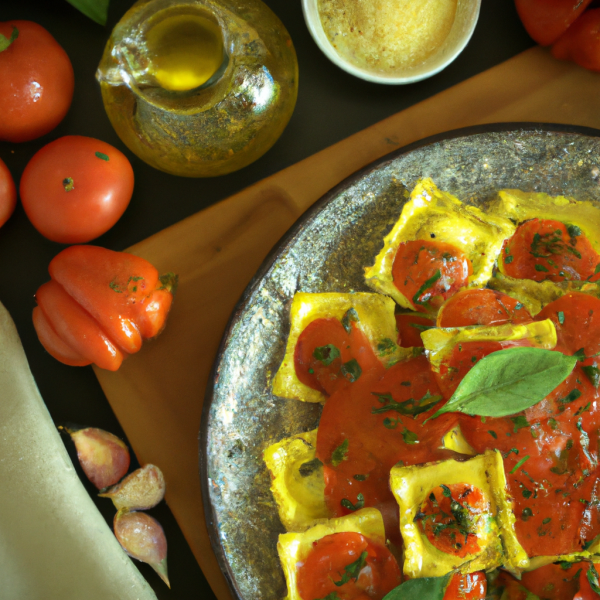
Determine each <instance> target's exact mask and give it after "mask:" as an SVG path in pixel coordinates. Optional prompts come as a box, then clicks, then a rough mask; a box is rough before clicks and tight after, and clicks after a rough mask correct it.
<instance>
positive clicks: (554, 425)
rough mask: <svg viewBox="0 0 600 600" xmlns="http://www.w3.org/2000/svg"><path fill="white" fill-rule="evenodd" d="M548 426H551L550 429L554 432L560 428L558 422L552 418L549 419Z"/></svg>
mask: <svg viewBox="0 0 600 600" xmlns="http://www.w3.org/2000/svg"><path fill="white" fill-rule="evenodd" d="M548 425H550V429H552V430H553V431H554V430H556V428H557V427H558V421H557V420H556V419H553V418H552V417H550V418H549V419H548Z"/></svg>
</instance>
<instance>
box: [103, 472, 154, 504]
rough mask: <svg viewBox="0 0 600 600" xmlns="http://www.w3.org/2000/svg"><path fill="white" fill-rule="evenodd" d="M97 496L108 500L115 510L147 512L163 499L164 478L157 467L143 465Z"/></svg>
mask: <svg viewBox="0 0 600 600" xmlns="http://www.w3.org/2000/svg"><path fill="white" fill-rule="evenodd" d="M99 496H100V497H102V498H110V499H111V500H112V501H113V504H114V505H115V507H116V508H117V510H120V509H122V508H128V509H129V510H148V509H149V508H153V507H154V506H156V505H157V504H158V503H159V502H160V501H161V500H162V499H163V498H164V497H165V478H164V476H163V474H162V471H161V470H160V469H159V468H158V467H157V466H155V465H144V466H143V467H142V468H140V469H137V470H135V471H134V472H133V473H130V474H129V475H127V477H125V479H123V481H121V482H120V483H118V484H117V485H115V486H113V487H111V488H110V489H108V490H106V491H105V492H103V493H102V494H99Z"/></svg>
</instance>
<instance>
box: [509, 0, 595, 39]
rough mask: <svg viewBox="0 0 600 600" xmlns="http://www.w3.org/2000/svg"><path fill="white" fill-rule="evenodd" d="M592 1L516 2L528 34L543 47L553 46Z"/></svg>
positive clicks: (533, 0) (537, 0)
mask: <svg viewBox="0 0 600 600" xmlns="http://www.w3.org/2000/svg"><path fill="white" fill-rule="evenodd" d="M590 2H591V0H515V6H516V8H517V12H518V13H519V17H520V18H521V22H522V23H523V26H524V27H525V29H526V30H527V33H528V34H529V35H530V36H531V37H532V38H533V39H534V40H535V41H536V42H537V43H538V44H541V45H542V46H548V45H550V44H552V43H553V42H554V41H556V39H557V38H558V37H559V36H560V35H561V34H562V33H564V32H565V31H566V30H567V28H568V27H569V26H570V25H571V23H573V21H575V19H577V17H579V15H580V14H581V13H582V12H583V11H584V10H585V8H586V7H587V5H588V4H589V3H590Z"/></svg>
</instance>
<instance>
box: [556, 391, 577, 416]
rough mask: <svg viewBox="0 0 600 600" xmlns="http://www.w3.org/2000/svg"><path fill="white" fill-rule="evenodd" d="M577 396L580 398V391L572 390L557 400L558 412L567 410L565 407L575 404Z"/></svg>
mask: <svg viewBox="0 0 600 600" xmlns="http://www.w3.org/2000/svg"><path fill="white" fill-rule="evenodd" d="M579 396H581V391H580V390H578V389H577V388H573V389H572V390H571V391H570V392H569V393H568V394H567V395H566V396H565V397H564V398H559V400H558V403H559V405H560V406H559V408H558V410H559V412H563V411H564V410H565V409H566V408H567V407H566V405H567V404H571V402H575V400H577V398H579Z"/></svg>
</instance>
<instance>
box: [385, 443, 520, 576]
mask: <svg viewBox="0 0 600 600" xmlns="http://www.w3.org/2000/svg"><path fill="white" fill-rule="evenodd" d="M390 485H391V488H392V492H393V493H394V496H395V497H396V500H397V502H398V504H399V506H400V532H401V534H402V538H403V540H404V552H405V561H404V573H405V575H407V576H408V577H410V578H416V577H440V576H442V575H445V574H446V573H449V572H451V571H454V570H457V571H460V572H462V573H472V572H475V571H481V570H489V569H493V568H495V567H499V566H504V567H505V568H507V569H508V570H511V571H513V572H518V571H519V570H520V569H523V568H525V567H526V566H527V565H528V564H529V561H528V558H527V555H526V553H525V551H524V550H523V548H522V547H521V546H520V544H519V542H518V541H517V538H516V535H515V532H514V515H513V513H512V502H511V499H510V497H509V496H508V494H507V491H506V481H505V479H504V466H503V463H502V456H501V455H500V453H499V452H497V451H488V452H486V453H485V454H482V455H478V456H475V457H474V458H471V459H469V460H467V461H464V462H459V461H456V460H445V461H440V462H437V463H429V464H426V465H416V466H409V467H404V466H395V467H394V468H393V469H392V471H391V474H390ZM460 486H467V487H468V490H470V492H469V495H471V496H473V494H474V492H475V491H476V493H477V494H478V495H479V496H478V497H479V498H480V499H481V500H480V506H481V510H480V511H479V512H478V513H477V517H476V519H475V520H473V522H471V523H470V529H469V531H470V532H471V533H470V535H473V536H475V537H476V543H475V544H473V543H471V544H470V546H469V545H468V543H467V541H466V538H467V535H466V533H465V532H464V531H462V530H461V529H460V527H458V526H457V529H456V537H455V539H456V543H457V545H460V542H462V541H463V539H462V536H463V534H464V536H465V540H464V548H471V549H472V548H473V547H475V549H474V550H473V551H469V552H467V553H464V552H463V554H462V556H461V555H456V554H454V553H452V552H449V551H445V550H443V549H441V548H440V547H439V546H436V545H435V544H434V543H433V542H432V540H431V536H430V535H428V534H427V533H426V531H427V530H424V527H427V520H428V518H429V516H430V515H429V514H427V513H426V511H425V510H424V508H423V507H424V506H425V505H426V503H427V502H432V497H433V496H434V491H435V490H436V489H437V488H440V487H441V488H442V489H443V495H444V496H447V497H449V498H451V500H452V503H457V502H458V499H459V498H462V497H465V498H467V500H465V502H466V503H468V502H469V500H468V498H469V495H467V492H463V493H462V495H461V496H458V495H457V492H456V490H457V489H461V488H460ZM451 494H452V495H451ZM434 504H435V503H434ZM464 506H465V505H463V507H464ZM464 510H465V511H466V512H467V513H468V514H473V512H474V509H473V510H472V509H471V508H467V509H464ZM452 511H454V508H452ZM457 511H458V509H457ZM441 514H445V513H443V512H442V513H441ZM452 514H454V512H453V513H452ZM457 514H459V513H458V512H457ZM446 516H448V515H446ZM429 522H430V523H433V525H432V527H433V528H434V529H433V531H434V532H436V533H435V535H436V536H437V535H440V534H441V533H442V532H443V531H444V528H448V527H450V525H452V523H450V524H447V523H446V524H443V523H441V524H435V521H434V520H432V519H429ZM456 522H457V523H459V524H460V519H459V518H458V516H457V517H456ZM423 523H425V526H424V525H423ZM436 528H437V529H436ZM446 531H452V530H451V529H446ZM451 535H452V533H451ZM459 540H460V542H459Z"/></svg>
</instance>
